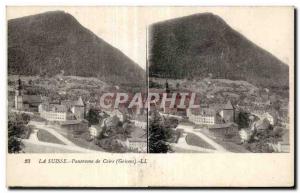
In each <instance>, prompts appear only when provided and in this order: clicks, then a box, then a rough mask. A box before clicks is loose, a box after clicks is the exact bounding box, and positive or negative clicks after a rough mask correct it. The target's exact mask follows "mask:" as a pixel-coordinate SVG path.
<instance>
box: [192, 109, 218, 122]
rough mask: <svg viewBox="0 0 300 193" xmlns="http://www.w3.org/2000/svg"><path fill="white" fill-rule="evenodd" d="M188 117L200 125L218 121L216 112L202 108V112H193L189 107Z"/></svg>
mask: <svg viewBox="0 0 300 193" xmlns="http://www.w3.org/2000/svg"><path fill="white" fill-rule="evenodd" d="M187 117H188V118H189V120H190V121H191V122H193V123H195V124H199V125H202V124H204V125H213V124H215V123H216V117H215V113H214V112H212V111H210V110H207V109H206V110H204V109H202V111H201V112H200V113H199V112H198V113H197V112H193V110H191V109H188V110H187Z"/></svg>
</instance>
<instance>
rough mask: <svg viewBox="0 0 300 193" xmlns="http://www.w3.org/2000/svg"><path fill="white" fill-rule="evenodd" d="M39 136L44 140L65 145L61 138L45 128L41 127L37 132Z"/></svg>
mask: <svg viewBox="0 0 300 193" xmlns="http://www.w3.org/2000/svg"><path fill="white" fill-rule="evenodd" d="M37 138H38V139H39V140H40V141H43V142H48V143H56V144H61V145H65V144H64V143H63V142H62V141H61V140H59V139H57V138H56V137H55V136H54V135H52V134H51V133H49V132H48V131H46V130H43V129H40V130H39V131H38V132H37Z"/></svg>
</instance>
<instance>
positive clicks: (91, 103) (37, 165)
mask: <svg viewBox="0 0 300 193" xmlns="http://www.w3.org/2000/svg"><path fill="white" fill-rule="evenodd" d="M6 14H7V15H6V17H7V73H8V74H7V159H6V160H7V186H8V187H293V186H294V149H295V146H294V144H295V141H294V130H295V128H294V118H295V117H294V66H295V64H294V35H295V34H294V8H293V7H200V6H199V7H120V6H119V7H116V6H107V7H105V6H94V7H84V6H77V7H70V6H69V7H68V6H57V7H52V6H20V7H18V6H8V7H7V9H6Z"/></svg>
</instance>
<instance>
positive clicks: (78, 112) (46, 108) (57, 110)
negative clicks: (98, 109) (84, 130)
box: [38, 97, 84, 121]
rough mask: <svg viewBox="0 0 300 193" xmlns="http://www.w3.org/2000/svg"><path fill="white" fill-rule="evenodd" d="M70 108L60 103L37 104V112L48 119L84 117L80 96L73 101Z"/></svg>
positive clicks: (62, 119) (78, 118)
mask: <svg viewBox="0 0 300 193" xmlns="http://www.w3.org/2000/svg"><path fill="white" fill-rule="evenodd" d="M70 108H71V109H70ZM70 108H68V107H67V106H66V105H62V104H49V103H42V104H40V105H39V106H38V112H39V113H40V116H41V117H42V118H44V119H46V120H48V121H66V120H73V119H77V120H83V119H84V105H83V102H82V99H81V97H80V98H79V100H78V101H75V102H74V103H73V104H72V106H71V107H70Z"/></svg>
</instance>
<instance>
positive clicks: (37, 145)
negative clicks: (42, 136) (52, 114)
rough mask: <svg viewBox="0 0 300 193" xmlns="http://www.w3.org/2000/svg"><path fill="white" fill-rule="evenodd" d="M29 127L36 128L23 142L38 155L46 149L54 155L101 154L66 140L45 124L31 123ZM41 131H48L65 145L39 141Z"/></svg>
mask: <svg viewBox="0 0 300 193" xmlns="http://www.w3.org/2000/svg"><path fill="white" fill-rule="evenodd" d="M29 125H33V126H35V129H34V130H33V132H32V133H31V134H30V136H29V138H28V139H24V140H22V141H23V142H24V144H25V146H26V145H27V146H29V147H30V151H35V149H36V151H37V152H36V153H42V152H43V149H44V150H46V152H51V151H53V153H60V152H64V153H67V152H70V153H74V152H78V153H99V152H100V151H95V150H90V149H86V148H82V147H79V146H77V145H75V144H74V143H73V142H71V141H70V140H69V139H67V138H65V137H64V136H62V135H61V134H60V133H58V132H57V131H56V130H55V129H53V128H51V127H53V126H48V125H44V124H40V123H36V122H29ZM39 129H43V130H46V131H48V132H49V133H51V134H52V135H53V136H55V137H56V138H57V139H59V140H61V141H62V142H63V143H64V144H65V145H62V144H55V143H48V142H43V141H39V139H38V137H37V132H38V130H39ZM46 152H45V153H46ZM32 153H33V152H32ZM101 153H103V152H101Z"/></svg>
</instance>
